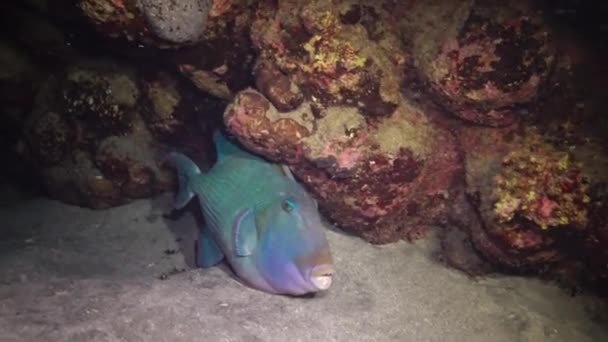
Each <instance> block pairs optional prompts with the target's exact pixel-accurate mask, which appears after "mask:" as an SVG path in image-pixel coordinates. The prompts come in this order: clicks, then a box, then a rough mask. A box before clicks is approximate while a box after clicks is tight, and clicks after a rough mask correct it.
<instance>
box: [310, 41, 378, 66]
mask: <svg viewBox="0 0 608 342" xmlns="http://www.w3.org/2000/svg"><path fill="white" fill-rule="evenodd" d="M303 48H304V50H305V51H306V52H308V57H309V60H310V65H305V64H304V65H302V70H304V71H306V72H320V73H324V74H334V73H335V72H336V70H337V68H338V67H339V66H340V67H343V68H344V69H346V71H351V70H353V69H356V68H361V67H363V66H364V65H365V61H366V59H365V57H361V56H358V55H357V53H356V52H355V50H354V49H353V47H352V45H351V44H350V43H349V42H344V41H340V40H337V39H331V38H324V37H322V36H320V35H315V36H312V37H311V38H310V40H309V41H308V42H306V43H305V44H304V46H303Z"/></svg>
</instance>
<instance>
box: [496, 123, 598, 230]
mask: <svg viewBox="0 0 608 342" xmlns="http://www.w3.org/2000/svg"><path fill="white" fill-rule="evenodd" d="M502 166H503V168H502V170H501V172H500V173H499V174H498V175H497V176H496V178H495V188H494V190H493V193H492V195H493V197H494V200H495V203H494V213H495V214H496V216H497V217H498V219H499V221H500V222H502V223H505V222H510V221H512V220H514V219H515V218H517V217H520V218H523V219H525V220H528V221H530V222H533V223H535V224H536V225H538V226H539V227H540V228H541V229H549V228H555V227H564V226H571V227H577V228H584V227H585V226H586V224H587V206H588V203H589V196H588V195H587V190H588V184H587V182H586V181H585V179H584V178H583V176H582V173H581V166H580V165H578V164H576V163H574V162H573V161H572V158H571V156H570V155H569V154H568V153H567V152H562V151H558V150H556V149H555V148H554V147H552V146H551V145H549V144H547V143H545V142H543V140H542V136H540V135H539V134H538V133H536V132H535V131H530V132H526V134H525V135H524V136H523V137H522V138H521V148H520V149H517V150H514V151H512V152H510V153H509V154H508V155H507V156H506V157H505V158H504V160H503V163H502Z"/></svg>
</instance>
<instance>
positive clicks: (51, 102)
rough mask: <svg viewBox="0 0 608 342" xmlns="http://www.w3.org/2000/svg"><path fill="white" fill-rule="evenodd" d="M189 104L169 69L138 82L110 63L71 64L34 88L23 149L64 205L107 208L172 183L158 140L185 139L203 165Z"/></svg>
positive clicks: (134, 74)
mask: <svg viewBox="0 0 608 342" xmlns="http://www.w3.org/2000/svg"><path fill="white" fill-rule="evenodd" d="M142 83H143V84H145V87H144V89H142ZM178 90H182V93H181V94H180V93H179V92H178ZM189 101H191V95H190V98H188V92H187V91H185V90H184V89H183V88H182V89H178V86H177V82H175V81H174V80H173V81H172V80H171V79H170V78H169V77H168V76H167V75H166V74H159V75H158V80H154V77H153V76H148V78H147V82H143V81H142V80H140V78H139V77H138V74H137V72H136V71H135V70H133V69H130V68H128V67H124V66H118V65H116V64H113V63H88V64H81V65H77V66H73V67H70V68H68V69H67V70H66V71H65V72H64V73H63V74H60V75H56V76H52V77H51V78H50V79H49V80H48V82H47V84H46V85H45V86H44V87H43V88H42V89H41V91H40V92H39V94H38V96H37V100H36V102H35V104H34V108H33V111H32V113H31V114H30V115H29V117H28V118H27V121H26V124H25V137H24V141H23V142H22V143H21V144H20V151H21V153H22V154H23V156H24V157H26V158H27V159H28V160H30V162H31V163H32V164H33V165H34V166H35V167H36V168H37V169H38V170H39V174H40V177H41V178H42V182H43V183H44V185H45V187H46V189H47V191H48V192H49V194H50V195H51V196H52V197H54V198H59V199H61V200H63V201H65V202H68V203H73V204H77V205H82V206H87V207H93V208H105V207H108V206H115V205H118V204H123V203H126V202H128V201H130V200H131V199H133V198H141V197H147V196H151V195H154V194H157V193H159V192H162V191H166V190H169V189H172V187H173V184H174V177H173V175H172V173H171V172H170V171H169V170H162V169H161V168H159V162H160V160H161V159H162V158H163V154H162V153H163V151H165V150H166V149H163V148H162V146H163V145H162V143H163V142H171V141H182V142H184V145H185V146H183V147H181V148H178V149H180V150H182V151H184V150H186V151H187V152H189V154H190V155H193V157H195V160H197V162H199V163H200V164H202V165H204V164H206V163H207V162H208V159H207V157H206V156H207V155H208V150H206V149H205V146H208V143H207V142H206V140H205V139H204V133H203V132H205V129H204V127H205V126H200V125H198V124H197V122H196V117H197V112H198V110H197V108H196V107H195V106H194V104H193V103H192V102H189ZM146 119H147V121H146ZM155 135H156V139H155ZM197 135H198V136H197ZM188 138H190V139H191V140H188ZM192 139H194V140H192ZM186 143H188V144H186ZM196 143H198V144H199V147H198V149H196V150H193V149H190V150H188V148H189V147H192V146H195V145H196Z"/></svg>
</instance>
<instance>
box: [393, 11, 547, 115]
mask: <svg viewBox="0 0 608 342" xmlns="http://www.w3.org/2000/svg"><path fill="white" fill-rule="evenodd" d="M401 11H402V12H403V15H404V16H405V17H406V19H405V20H401V21H400V28H401V32H402V36H403V37H404V39H405V40H406V41H407V42H408V43H409V45H410V46H411V51H412V55H413V58H414V60H415V65H416V67H417V69H418V71H419V74H420V75H421V77H422V78H423V79H424V80H425V81H426V82H427V84H428V86H429V88H430V90H432V91H433V92H434V94H435V96H436V97H437V101H438V102H439V103H441V104H442V105H443V106H445V107H446V108H447V109H448V110H449V111H450V112H452V113H453V114H454V115H456V116H458V117H460V118H462V119H464V120H467V121H470V122H474V123H478V124H482V125H488V126H508V125H509V124H511V123H513V122H514V120H516V119H517V111H515V110H514V108H517V107H520V106H523V105H528V104H530V102H532V101H533V100H535V99H536V97H537V95H538V93H539V88H540V87H541V86H542V85H543V82H544V81H545V80H546V78H547V76H548V75H549V73H550V71H551V69H552V66H553V63H554V60H555V48H554V46H553V44H552V40H551V39H550V37H551V36H550V34H549V28H548V27H547V26H546V25H545V24H544V22H543V20H542V17H541V16H540V15H538V14H537V13H535V12H534V11H533V10H532V9H531V8H530V7H529V4H528V3H527V2H525V1H515V2H509V5H508V6H505V5H504V3H503V2H497V1H469V0H462V1H452V2H449V3H445V2H444V1H415V2H413V3H411V4H410V6H406V7H402V9H401Z"/></svg>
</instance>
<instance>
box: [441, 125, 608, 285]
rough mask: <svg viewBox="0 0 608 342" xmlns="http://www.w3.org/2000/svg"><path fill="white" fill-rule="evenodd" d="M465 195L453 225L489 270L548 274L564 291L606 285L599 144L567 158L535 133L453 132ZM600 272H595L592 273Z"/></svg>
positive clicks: (513, 129)
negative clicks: (461, 161) (462, 166)
mask: <svg viewBox="0 0 608 342" xmlns="http://www.w3.org/2000/svg"><path fill="white" fill-rule="evenodd" d="M459 137H460V139H459V140H460V141H461V143H462V146H463V150H464V151H465V170H466V185H467V188H466V193H467V197H468V198H467V199H468V201H469V203H470V204H471V206H472V207H468V206H467V205H466V204H462V203H460V202H459V203H458V204H457V205H455V206H454V209H455V212H454V213H453V214H452V219H453V220H454V221H456V223H457V224H459V225H460V226H461V227H462V228H463V229H464V230H465V231H467V232H468V233H469V235H470V240H471V241H472V243H473V245H474V246H475V248H476V249H477V250H478V251H479V252H481V253H482V255H484V256H485V258H486V259H487V260H489V261H490V262H491V263H494V264H497V265H499V266H500V267H503V268H505V269H508V270H511V271H517V272H526V273H527V272H533V273H543V272H545V273H547V276H549V277H560V278H562V279H561V280H562V281H563V283H564V284H565V285H567V286H572V287H576V286H580V285H581V284H585V283H586V284H587V285H589V284H590V285H592V286H596V287H598V288H601V287H602V284H605V282H606V280H607V279H608V278H607V274H606V271H605V265H606V264H608V258H606V254H605V253H604V252H603V250H605V246H606V243H607V242H608V240H607V239H606V221H605V219H604V218H603V216H602V215H599V212H600V211H601V210H605V196H606V190H605V189H606V186H605V184H606V181H607V179H606V176H605V174H606V170H608V168H607V167H608V162H607V160H608V159H607V156H606V154H605V152H603V151H602V149H601V147H599V145H597V144H594V143H586V144H583V145H578V146H577V148H576V150H575V152H574V153H570V152H568V151H567V150H563V149H560V148H558V147H555V146H554V145H552V144H550V143H549V142H548V141H550V139H548V137H547V136H546V135H542V134H541V133H539V132H538V131H535V130H530V129H523V130H522V129H519V128H518V127H517V126H511V127H508V128H503V129H495V128H479V127H469V128H465V129H463V130H462V131H461V132H460V135H459ZM599 265H602V266H603V267H604V268H603V269H602V267H601V266H600V267H598V266H599Z"/></svg>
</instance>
